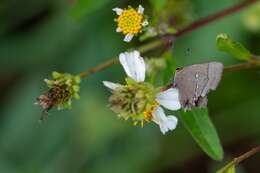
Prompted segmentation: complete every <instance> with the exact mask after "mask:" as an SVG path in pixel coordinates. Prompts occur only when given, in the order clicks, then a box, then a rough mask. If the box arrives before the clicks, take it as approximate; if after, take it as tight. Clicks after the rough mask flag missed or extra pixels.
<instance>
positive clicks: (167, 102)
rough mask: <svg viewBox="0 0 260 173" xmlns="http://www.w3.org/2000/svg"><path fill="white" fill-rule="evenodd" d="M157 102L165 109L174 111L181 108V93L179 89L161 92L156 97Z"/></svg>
mask: <svg viewBox="0 0 260 173" xmlns="http://www.w3.org/2000/svg"><path fill="white" fill-rule="evenodd" d="M156 101H157V102H159V103H160V105H162V106H164V107H165V108H167V109H170V110H173V111H175V110H178V109H180V108H181V104H180V101H179V91H178V89H177V88H170V89H168V90H166V91H163V92H160V93H159V94H158V95H157V97H156Z"/></svg>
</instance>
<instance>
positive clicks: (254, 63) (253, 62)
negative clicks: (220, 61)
mask: <svg viewBox="0 0 260 173" xmlns="http://www.w3.org/2000/svg"><path fill="white" fill-rule="evenodd" d="M257 67H260V59H258V58H254V57H253V58H251V59H250V60H249V61H248V62H245V63H241V64H235V65H230V66H226V67H225V68H224V73H228V72H236V71H240V70H246V69H250V68H257Z"/></svg>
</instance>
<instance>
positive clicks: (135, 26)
mask: <svg viewBox="0 0 260 173" xmlns="http://www.w3.org/2000/svg"><path fill="white" fill-rule="evenodd" d="M116 21H117V23H118V27H119V28H120V30H121V31H122V32H123V34H137V33H139V32H141V29H142V21H143V16H142V14H139V13H138V12H137V11H136V10H135V9H133V8H131V7H130V8H129V9H127V10H124V11H123V12H122V14H121V15H120V16H119V17H118V18H117V19H116Z"/></svg>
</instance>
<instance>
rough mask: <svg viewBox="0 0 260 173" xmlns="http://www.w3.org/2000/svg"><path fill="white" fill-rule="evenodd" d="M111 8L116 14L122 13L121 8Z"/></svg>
mask: <svg viewBox="0 0 260 173" xmlns="http://www.w3.org/2000/svg"><path fill="white" fill-rule="evenodd" d="M112 10H113V11H115V12H116V14H117V15H121V14H122V13H123V11H124V10H123V9H121V8H113V9H112Z"/></svg>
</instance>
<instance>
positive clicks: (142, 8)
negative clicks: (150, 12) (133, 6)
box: [137, 5, 144, 14]
mask: <svg viewBox="0 0 260 173" xmlns="http://www.w3.org/2000/svg"><path fill="white" fill-rule="evenodd" d="M137 12H138V13H139V14H144V7H142V5H139V6H138V10H137Z"/></svg>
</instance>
